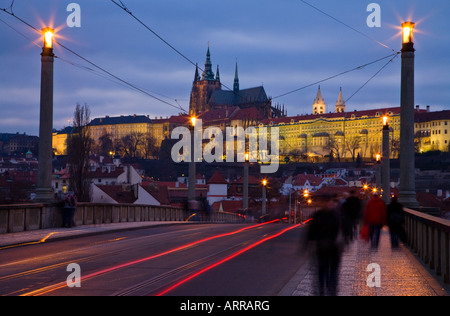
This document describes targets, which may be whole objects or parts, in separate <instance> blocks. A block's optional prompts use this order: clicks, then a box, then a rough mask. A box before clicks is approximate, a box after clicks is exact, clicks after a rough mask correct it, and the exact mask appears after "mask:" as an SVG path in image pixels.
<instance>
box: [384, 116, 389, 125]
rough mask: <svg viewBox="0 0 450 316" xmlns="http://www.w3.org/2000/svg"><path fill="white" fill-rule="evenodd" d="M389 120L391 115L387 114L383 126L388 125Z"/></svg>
mask: <svg viewBox="0 0 450 316" xmlns="http://www.w3.org/2000/svg"><path fill="white" fill-rule="evenodd" d="M388 120H389V117H388V116H387V115H385V116H383V126H387V125H388Z"/></svg>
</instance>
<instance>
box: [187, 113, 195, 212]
mask: <svg viewBox="0 0 450 316" xmlns="http://www.w3.org/2000/svg"><path fill="white" fill-rule="evenodd" d="M196 120H197V119H196V117H195V116H192V117H191V118H190V125H189V127H190V128H189V129H190V130H191V132H192V133H191V161H190V162H189V179H188V208H189V202H190V201H194V200H195V172H196V171H195V155H194V148H195V147H194V146H195V145H194V144H195V142H194V138H195V137H194V136H195V122H196Z"/></svg>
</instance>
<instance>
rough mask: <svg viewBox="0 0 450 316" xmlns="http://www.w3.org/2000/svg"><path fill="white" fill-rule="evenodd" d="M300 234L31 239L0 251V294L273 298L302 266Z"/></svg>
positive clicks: (175, 228) (236, 229)
mask: <svg viewBox="0 0 450 316" xmlns="http://www.w3.org/2000/svg"><path fill="white" fill-rule="evenodd" d="M97 230H98V229H97ZM304 231H305V229H304V225H302V226H299V227H294V226H292V225H287V224H282V223H270V224H264V225H255V224H189V225H164V226H155V227H149V228H144V227H138V228H133V229H131V230H130V229H129V230H115V231H111V232H107V231H105V232H102V233H101V234H98V233H97V234H93V233H91V234H86V235H85V236H83V235H72V236H66V237H65V238H59V239H57V238H55V236H56V235H58V234H52V235H50V236H49V235H46V238H47V239H45V240H44V239H42V238H41V237H39V238H38V237H37V236H36V237H35V239H36V240H35V241H30V240H29V241H21V242H20V243H15V244H14V245H13V246H11V245H8V246H5V245H4V246H3V247H0V295H7V296H8V295H13V296H16V295H50V296H53V295H56V296H62V295H63V296H74V295H83V296H99V295H102V296H103V295H114V296H147V295H150V296H158V295H164V296H166V295H188V296H224V295H228V296H241V295H242V296H275V295H278V294H279V293H280V291H281V290H282V289H283V287H284V286H285V285H286V284H287V283H288V282H289V280H290V279H291V278H292V277H293V276H294V274H295V273H296V272H297V271H298V270H299V269H300V268H301V266H302V265H304V264H305V262H306V261H307V255H305V253H302V252H301V248H300V245H301V241H300V240H301V235H302V234H303V232H304ZM50 234H51V233H50ZM60 237H63V234H62V233H60ZM52 238H53V239H52ZM43 240H44V241H43ZM78 276H79V277H80V278H78Z"/></svg>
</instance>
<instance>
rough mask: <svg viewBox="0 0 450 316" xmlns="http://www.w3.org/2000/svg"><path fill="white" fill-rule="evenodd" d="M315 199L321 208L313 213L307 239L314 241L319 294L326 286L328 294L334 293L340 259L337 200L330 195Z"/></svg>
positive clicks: (335, 291)
mask: <svg viewBox="0 0 450 316" xmlns="http://www.w3.org/2000/svg"><path fill="white" fill-rule="evenodd" d="M316 200H317V202H318V203H320V207H321V208H320V210H318V211H317V212H316V213H315V214H314V215H313V220H312V222H311V225H310V227H309V232H308V239H309V240H312V241H315V242H316V252H317V261H318V269H319V271H318V272H319V294H320V295H324V293H325V292H324V289H325V286H326V287H327V289H328V293H329V294H330V295H336V294H337V285H338V268H339V263H340V259H341V247H340V245H339V244H338V242H337V238H338V235H339V232H340V222H339V214H338V210H337V206H338V200H337V199H336V198H335V197H331V196H321V197H316Z"/></svg>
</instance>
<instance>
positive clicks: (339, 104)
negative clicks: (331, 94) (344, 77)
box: [336, 88, 345, 113]
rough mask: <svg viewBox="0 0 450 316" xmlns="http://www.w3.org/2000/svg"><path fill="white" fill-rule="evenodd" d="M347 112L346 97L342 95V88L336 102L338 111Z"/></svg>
mask: <svg viewBox="0 0 450 316" xmlns="http://www.w3.org/2000/svg"><path fill="white" fill-rule="evenodd" d="M344 112H345V102H344V98H343V97H342V88H341V89H340V91H339V97H338V100H337V102H336V113H344Z"/></svg>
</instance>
